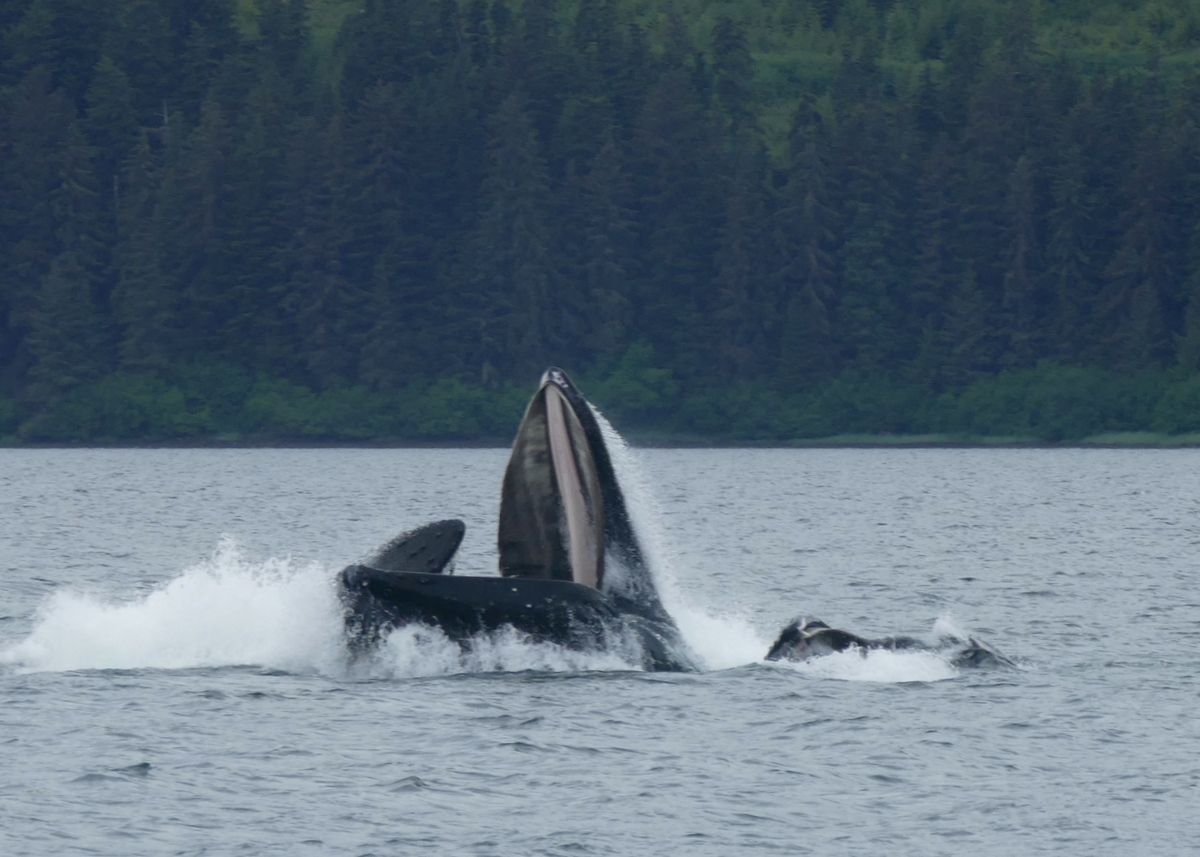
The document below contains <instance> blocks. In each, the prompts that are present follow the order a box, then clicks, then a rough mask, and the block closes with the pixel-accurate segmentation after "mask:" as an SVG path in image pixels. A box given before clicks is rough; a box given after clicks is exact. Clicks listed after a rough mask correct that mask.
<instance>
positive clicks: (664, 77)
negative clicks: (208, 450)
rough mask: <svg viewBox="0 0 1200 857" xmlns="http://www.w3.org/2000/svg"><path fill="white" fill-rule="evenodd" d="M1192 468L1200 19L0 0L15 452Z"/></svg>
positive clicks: (647, 5) (445, 2) (882, 7)
mask: <svg viewBox="0 0 1200 857" xmlns="http://www.w3.org/2000/svg"><path fill="white" fill-rule="evenodd" d="M552 364H553V365H559V366H562V367H563V368H564V369H566V370H567V371H568V372H570V373H571V374H573V375H574V376H575V377H576V380H577V381H578V382H579V384H580V386H581V388H582V389H583V390H584V392H585V393H586V394H587V395H588V396H589V398H591V399H592V400H593V401H594V402H596V404H597V405H598V406H599V407H600V408H601V409H602V410H603V411H604V412H605V413H606V414H607V415H608V416H609V417H610V419H612V421H613V422H614V423H615V424H616V425H617V426H618V428H620V429H622V430H633V431H634V432H635V434H636V433H637V432H641V433H642V436H643V437H647V438H651V437H655V436H657V437H661V438H677V439H678V438H694V439H697V440H705V439H707V440H710V441H747V442H781V441H783V442H787V441H794V440H797V439H803V438H827V437H831V436H847V435H854V436H873V437H889V436H930V437H942V438H946V437H954V438H982V437H1008V438H1025V439H1039V440H1043V441H1050V442H1056V441H1077V440H1081V439H1084V438H1094V437H1096V436H1117V434H1118V433H1135V432H1155V433H1159V434H1160V435H1165V436H1180V435H1186V434H1187V433H1191V432H1198V431H1200V3H1196V2H1195V0H105V2H98V0H0V437H3V438H7V442H9V443H22V442H43V443H79V442H89V443H94V442H147V441H162V440H167V441H175V442H178V441H187V440H189V439H190V440H194V441H198V442H209V441H218V442H220V441H254V440H263V441H279V440H301V441H303V440H313V441H339V442H340V441H361V442H367V441H405V440H410V441H411V440H421V439H428V440H441V441H445V440H457V441H464V440H502V439H507V438H508V437H510V436H511V434H512V432H513V430H514V429H515V427H516V424H517V421H518V419H519V417H520V413H521V409H522V407H523V405H524V402H525V401H526V400H527V398H528V396H529V394H530V393H531V392H532V391H533V389H534V385H535V384H536V381H537V378H538V377H539V375H540V373H541V371H542V369H543V368H544V367H546V366H547V365H552Z"/></svg>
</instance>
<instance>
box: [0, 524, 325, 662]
mask: <svg viewBox="0 0 1200 857" xmlns="http://www.w3.org/2000/svg"><path fill="white" fill-rule="evenodd" d="M341 624H342V622H341V606H340V604H339V603H338V599H337V593H336V592H335V590H334V587H333V579H332V575H330V573H329V572H328V570H327V569H324V568H322V567H320V566H319V565H317V564H309V565H301V566H297V565H295V564H294V563H293V562H292V561H291V560H289V559H269V560H267V561H265V562H260V563H255V562H251V561H250V560H248V559H246V557H245V556H243V554H242V552H241V550H240V549H239V548H238V546H237V545H236V544H235V543H234V542H233V541H231V540H223V541H222V542H221V543H220V545H219V546H218V548H217V550H216V551H215V552H214V553H213V555H212V556H211V557H209V558H208V559H207V560H205V561H204V562H201V563H199V564H198V565H196V566H193V567H191V568H189V569H187V570H185V571H184V572H183V573H182V574H180V575H179V576H178V577H176V578H174V579H173V580H171V581H169V582H167V583H166V584H164V585H162V586H160V587H158V588H157V589H155V590H154V591H153V592H151V593H150V594H148V595H146V596H145V597H143V598H140V599H138V600H135V601H128V602H114V601H112V600H106V599H104V598H102V597H100V596H98V595H95V594H89V593H84V592H78V591H71V590H68V591H63V592H57V593H55V594H54V595H52V596H51V597H50V598H49V599H48V600H47V602H46V603H45V605H43V607H42V608H41V610H40V611H39V617H38V621H37V624H36V626H35V627H34V629H33V631H32V633H30V635H29V636H28V637H27V638H26V639H24V640H22V641H21V642H19V643H16V644H15V645H13V646H11V647H9V648H8V649H5V650H3V651H0V663H4V664H9V665H12V666H14V667H16V668H17V669H18V670H20V671H28V672H37V671H62V670H79V669H137V668H161V669H188V668H195V667H213V666H232V665H241V664H254V665H259V666H266V667H271V668H276V669H283V670H289V671H310V670H321V671H325V670H328V669H330V668H331V667H332V665H333V664H335V663H336V662H337V661H339V660H341V659H344V657H345V656H344V646H343V645H342V640H341Z"/></svg>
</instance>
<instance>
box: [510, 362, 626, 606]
mask: <svg viewBox="0 0 1200 857" xmlns="http://www.w3.org/2000/svg"><path fill="white" fill-rule="evenodd" d="M603 444H604V441H603V438H602V437H601V435H600V429H599V426H598V425H597V423H596V418H595V416H594V415H593V414H592V412H591V408H590V406H589V405H588V403H587V401H586V400H585V399H584V398H583V397H582V396H581V395H579V393H578V392H577V391H576V390H575V388H574V386H573V385H572V384H571V382H570V380H569V379H568V378H567V376H566V374H565V373H564V372H563V371H562V370H561V369H548V370H546V372H545V374H543V375H542V381H541V386H540V387H539V388H538V391H537V393H535V394H534V396H533V399H532V400H531V401H530V403H529V407H528V408H526V410H525V417H524V419H523V420H522V421H521V426H520V428H519V429H518V430H517V437H516V440H515V441H514V442H513V448H512V455H511V457H510V458H509V461H508V469H507V470H506V471H505V473H504V487H503V491H502V494H501V499H500V528H499V533H498V547H499V553H500V573H501V574H502V575H504V576H505V577H523V578H535V579H548V580H567V581H572V582H574V583H581V584H583V585H585V586H591V587H593V588H596V589H599V588H600V587H601V585H602V583H603V581H604V560H605V551H604V548H605V520H606V511H607V510H606V496H605V494H606V490H605V489H606V485H605V483H606V482H608V481H611V476H610V474H611V464H610V463H609V461H608V456H607V453H606V451H605V450H604V447H603ZM606 477H609V478H608V479H606ZM611 491H612V489H609V491H608V492H607V493H609V494H611ZM622 505H623V504H622ZM614 511H616V510H614ZM621 511H622V512H623V509H622V510H621Z"/></svg>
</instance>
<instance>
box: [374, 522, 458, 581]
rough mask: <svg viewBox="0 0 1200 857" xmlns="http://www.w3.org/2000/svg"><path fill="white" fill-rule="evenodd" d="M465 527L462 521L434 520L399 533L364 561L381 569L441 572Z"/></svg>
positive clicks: (456, 549)
mask: <svg viewBox="0 0 1200 857" xmlns="http://www.w3.org/2000/svg"><path fill="white" fill-rule="evenodd" d="M466 531H467V526H466V524H464V523H463V522H462V521H459V520H457V519H451V520H449V521H434V522H433V523H432V524H426V525H425V526H423V527H417V528H416V529H415V530H409V531H408V532H406V533H401V534H400V535H398V536H396V538H394V539H392V540H391V541H390V542H388V543H387V544H385V545H384V546H383V547H381V548H380V549H379V550H377V551H375V553H373V554H371V556H370V557H369V558H368V559H367V560H366V561H365V562H364V563H363V565H367V566H370V567H371V568H377V569H379V570H380V571H415V572H422V573H424V574H441V573H442V571H443V570H445V569H446V568H447V566H449V565H450V561H451V560H453V559H454V554H455V553H456V552H457V551H458V546H459V545H460V544H462V540H463V533H465V532H466Z"/></svg>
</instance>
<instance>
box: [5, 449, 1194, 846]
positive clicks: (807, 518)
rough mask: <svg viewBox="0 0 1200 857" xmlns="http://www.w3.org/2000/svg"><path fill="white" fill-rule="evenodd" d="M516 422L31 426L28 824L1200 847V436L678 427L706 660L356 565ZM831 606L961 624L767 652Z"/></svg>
mask: <svg viewBox="0 0 1200 857" xmlns="http://www.w3.org/2000/svg"><path fill="white" fill-rule="evenodd" d="M505 459H506V451H504V450H336V449H327V450H0V854H3V855H6V857H18V855H47V854H100V855H114V857H115V855H122V857H125V855H142V854H146V855H150V854H153V855H162V854H181V855H199V854H206V855H224V854H254V855H260V854H261V855H275V854H278V855H306V854H312V855H324V854H331V855H332V854H336V855H368V854H374V855H418V854H422V855H423V854H430V855H457V854H462V855H493V854H497V855H508V854H512V855H664V854H686V855H699V857H707V856H708V855H712V857H728V855H741V854H754V853H778V854H787V855H795V854H819V855H842V854H845V855H876V854H897V855H908V854H920V855H937V854H946V855H965V854H971V855H1016V854H1022V855H1027V854H1055V855H1060V854H1078V855H1096V854H1112V855H1129V854H1153V855H1164V854H1192V853H1196V852H1197V851H1198V850H1200V717H1198V716H1197V708H1198V704H1200V594H1198V588H1200V587H1198V584H1200V561H1198V557H1200V478H1197V475H1198V473H1200V452H1197V451H1188V450H1181V451H1112V450H648V451H640V452H638V453H636V454H634V455H631V456H630V459H631V460H630V461H627V462H625V465H624V467H623V469H624V471H625V476H626V479H627V480H628V482H629V485H628V488H629V493H630V494H631V495H632V497H633V504H632V505H633V508H634V510H635V512H636V514H637V516H638V518H639V525H640V527H641V528H642V530H643V531H644V533H645V534H646V535H647V537H648V538H649V540H650V542H651V553H652V556H653V557H654V561H655V573H656V575H657V576H658V578H659V583H660V586H661V587H662V589H663V590H664V595H665V600H666V602H667V604H668V606H669V608H670V609H671V611H672V612H673V614H674V615H675V616H676V618H677V620H678V621H679V624H680V626H681V628H682V630H683V631H684V634H685V636H686V637H687V639H688V641H689V643H690V644H691V646H692V648H693V649H694V650H695V652H696V653H697V654H698V655H699V657H700V658H701V659H702V660H703V662H704V663H705V664H706V666H707V669H706V670H705V671H703V672H700V673H697V674H686V675H663V674H646V673H642V672H638V671H635V670H631V669H629V668H628V667H627V666H626V665H624V664H622V663H621V662H620V661H619V660H617V659H616V658H615V657H612V656H583V655H578V654H570V653H566V652H563V651H560V650H556V649H554V648H553V647H547V646H531V645H527V644H524V643H522V642H520V641H519V640H516V639H511V638H503V637H500V638H497V639H493V640H490V641H488V642H487V644H486V645H483V644H481V645H480V646H479V647H478V648H477V649H476V651H475V653H474V654H473V655H471V656H470V657H464V656H462V655H460V654H459V653H458V651H457V649H456V648H454V647H453V646H451V645H450V644H448V643H446V642H445V641H444V640H440V639H438V638H437V636H436V635H434V634H430V633H417V632H414V631H402V632H397V633H396V634H394V635H393V636H392V638H391V639H390V640H389V641H388V645H387V647H386V648H385V649H384V650H382V651H381V652H380V653H379V655H378V656H377V657H376V658H375V659H374V660H372V661H369V662H360V663H351V662H350V661H349V660H348V657H347V655H346V652H345V648H344V644H343V641H342V639H341V636H340V619H339V615H338V605H337V601H336V598H335V593H334V590H333V588H332V585H331V581H332V578H333V575H334V574H335V572H336V571H337V569H339V568H340V567H341V566H342V565H344V564H346V563H347V562H348V561H351V560H353V559H356V558H359V557H361V556H363V555H364V554H366V553H367V552H368V551H369V550H370V549H371V548H373V547H374V546H376V545H377V544H378V543H381V542H383V541H385V540H386V539H388V538H390V537H391V536H393V535H394V534H395V533H397V532H399V531H400V530H403V529H406V528H408V527H411V526H414V525H416V524H420V523H424V522H426V521H428V520H432V519H435V518H440V517H451V516H457V517H461V518H463V519H464V520H466V522H467V525H468V531H467V540H466V542H465V544H464V547H463V553H462V556H461V558H460V560H459V563H458V570H459V571H460V572H462V573H488V572H491V571H492V570H493V569H494V567H495V553H494V546H493V540H494V532H495V524H496V513H497V504H498V491H499V484H500V478H501V474H502V470H503V467H504V462H505ZM798 613H806V614H808V615H811V616H816V617H819V618H822V619H824V620H825V621H827V622H829V623H830V624H833V625H835V626H840V627H844V628H847V629H850V630H853V631H856V632H859V633H861V634H864V635H868V636H870V635H874V636H880V635H885V634H893V633H905V634H914V635H918V636H925V637H927V638H929V639H931V640H932V639H934V638H935V637H936V636H937V635H938V634H939V633H941V632H943V631H947V630H956V631H957V632H959V633H970V634H975V635H977V636H979V637H981V638H983V639H985V640H987V641H988V642H990V643H991V644H992V645H994V646H996V647H997V648H999V649H1000V650H1001V651H1003V652H1005V653H1006V654H1008V655H1009V656H1011V657H1012V658H1014V659H1015V660H1016V661H1017V662H1018V663H1019V668H1018V669H1015V670H990V671H988V670H983V671H962V672H959V671H957V670H955V669H954V668H953V667H951V666H950V665H949V664H948V663H947V662H946V661H944V660H943V659H941V658H940V657H938V656H936V655H933V654H924V653H890V652H875V653H872V654H870V655H869V656H868V657H866V658H863V657H861V656H859V655H857V654H854V653H844V654H842V655H834V656H831V657H828V658H823V659H818V660H814V661H810V662H809V663H806V664H803V665H791V666H788V665H774V664H771V665H768V664H764V663H763V662H761V660H760V659H761V658H762V656H763V654H764V653H765V651H766V648H767V646H768V644H769V643H770V640H771V638H772V637H773V635H774V634H775V633H776V632H777V631H778V629H779V628H780V627H781V626H782V625H783V624H784V623H785V622H786V621H787V620H788V619H790V618H791V617H792V616H794V615H796V614H798Z"/></svg>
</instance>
